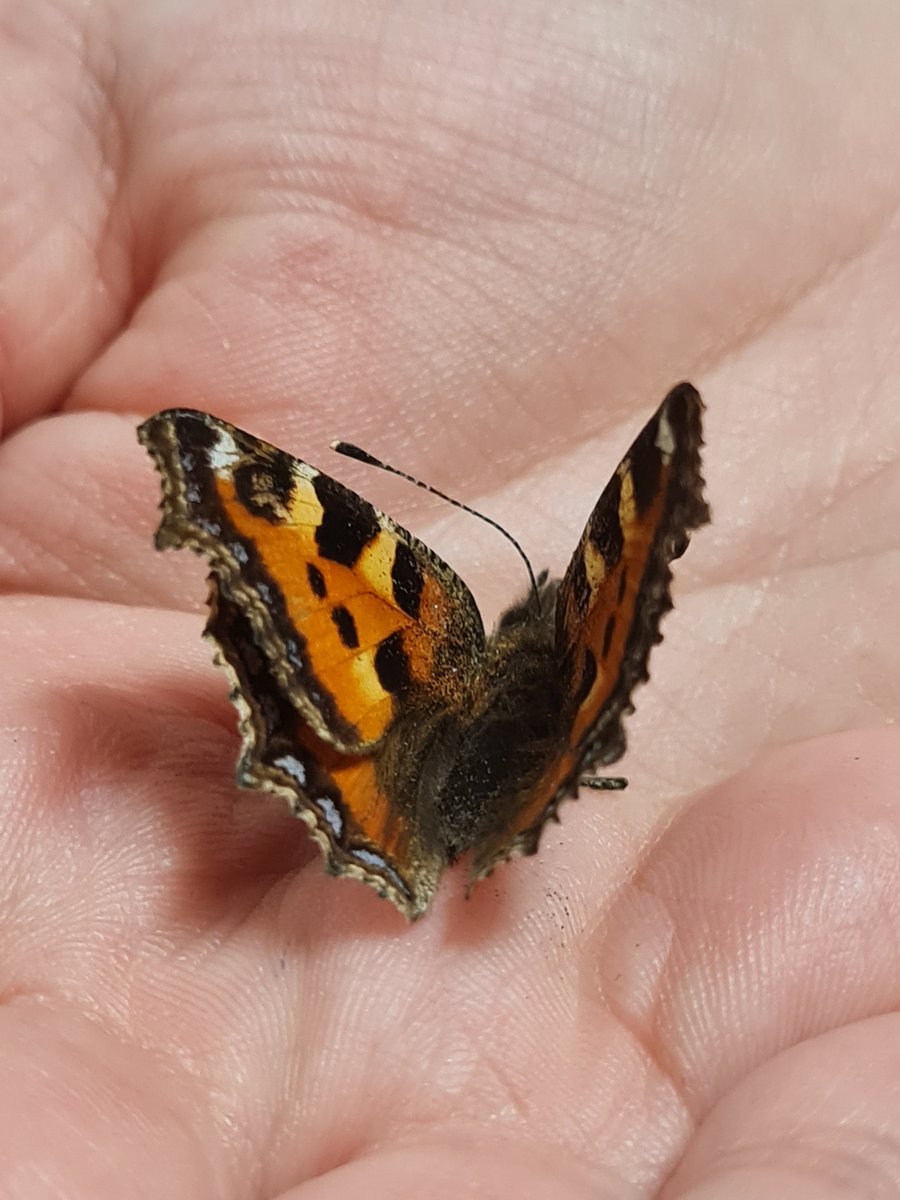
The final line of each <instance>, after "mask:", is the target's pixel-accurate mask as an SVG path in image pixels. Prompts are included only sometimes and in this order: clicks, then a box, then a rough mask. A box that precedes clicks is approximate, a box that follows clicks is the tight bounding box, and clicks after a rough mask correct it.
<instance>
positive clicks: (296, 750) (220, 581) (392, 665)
mask: <svg viewBox="0 0 900 1200" xmlns="http://www.w3.org/2000/svg"><path fill="white" fill-rule="evenodd" d="M701 411H702V405H701V403H700V399H699V396H698V395H697V393H696V392H695V391H694V389H693V388H691V387H690V385H688V384H682V385H680V386H679V387H678V388H676V389H674V390H673V391H672V392H671V393H670V394H669V396H668V397H667V398H666V400H665V401H664V402H663V405H661V406H660V409H659V410H658V411H657V413H656V414H655V415H654V417H653V418H652V419H651V421H650V422H648V424H647V426H646V427H645V429H644V430H643V431H642V433H641V434H640V435H639V437H638V439H637V440H636V441H635V443H634V445H633V446H632V447H631V449H630V451H629V452H628V454H627V455H626V457H625V458H624V459H623V461H622V463H620V465H619V468H618V469H617V471H616V473H615V475H614V476H613V478H612V480H611V481H610V483H609V484H608V485H607V487H606V489H605V490H604V492H603V494H602V496H601V497H600V500H599V501H598V503H597V506H596V507H595V509H594V512H593V514H592V515H591V518H590V520H589V522H588V525H587V527H586V529H585V531H584V534H583V535H582V539H581V541H580V542H579V545H578V547H577V548H576V551H575V555H574V556H573V558H572V561H571V563H570V565H569V568H568V570H567V572H566V574H565V576H564V577H563V578H562V579H557V580H553V579H548V578H547V577H546V575H542V576H541V577H540V578H539V579H538V581H537V586H536V588H535V589H534V590H533V591H531V592H529V593H528V595H526V596H525V597H523V599H522V600H520V601H519V602H518V603H516V604H514V605H513V606H511V607H510V608H509V609H507V610H506V612H505V613H504V614H503V615H502V616H501V618H500V619H499V621H498V622H497V625H496V628H495V629H494V631H493V633H492V634H491V635H490V636H489V637H486V636H485V633H484V628H483V625H482V622H481V617H480V615H479V613H478V610H477V607H476V606H475V602H474V600H473V599H472V596H471V593H470V592H469V590H468V588H467V587H466V586H465V584H464V583H463V582H462V580H461V579H460V578H459V577H458V576H457V575H456V574H455V573H454V572H453V571H452V570H451V569H450V568H449V567H448V566H447V565H446V564H445V563H443V562H442V561H441V560H440V559H439V558H438V557H437V556H436V555H435V554H433V552H432V551H430V550H429V549H428V548H427V547H426V546H424V544H423V543H421V542H419V541H418V540H417V539H415V538H413V537H412V535H410V534H408V533H407V532H406V531H405V530H403V529H401V528H400V527H398V526H396V525H395V524H394V523H393V522H392V521H391V520H390V519H389V518H388V517H386V516H384V515H383V514H381V513H379V512H378V511H377V510H376V509H375V508H374V507H373V506H372V505H370V504H369V503H368V502H367V501H365V500H363V499H362V498H361V497H359V496H357V495H356V494H355V493H353V492H351V491H349V490H348V489H347V488H345V487H343V486H342V485H341V484H339V483H338V482H337V481H335V480H333V479H331V478H330V477H329V476H327V475H324V474H322V473H321V472H318V471H316V470H315V468H312V467H310V466H309V465H308V464H306V463H303V462H301V461H300V460H297V459H294V458H292V457H291V456H290V455H287V454H285V453H284V452H283V451H280V450H278V449H276V448H275V447H274V446H270V445H268V444H267V443H265V442H262V441H260V440H259V439H257V438H254V437H252V436H251V435H249V434H245V433H243V432H242V431H241V430H238V429H236V428H234V427H233V426H231V425H228V424H227V423H226V422H224V421H220V420H218V419H217V418H215V417H212V416H209V415H208V414H205V413H197V412H193V411H191V410H187V409H174V410H169V411H168V412H163V413H159V414H157V415H156V416H154V417H151V418H150V419H149V420H148V421H147V422H145V423H144V425H142V426H141V428H140V431H139V436H140V439H141V441H142V442H143V443H144V444H145V445H146V446H147V447H148V449H149V450H150V451H151V453H152V455H153V457H154V459H155V461H156V464H157V467H158V468H159V470H160V473H161V475H162V478H163V504H162V511H163V519H162V523H161V526H160V529H159V531H158V533H157V545H158V546H160V547H167V546H174V547H179V546H188V547H190V548H192V549H194V550H196V551H198V552H199V553H202V554H204V555H205V556H206V558H207V559H208V561H209V564H210V618H209V622H208V624H207V634H208V636H209V637H210V638H211V639H212V641H213V642H214V644H215V646H216V649H217V655H218V658H219V661H220V662H221V664H222V665H223V666H224V667H225V669H226V671H227V672H228V675H229V678H230V680H231V684H232V700H233V702H234V703H235V705H236V707H237V709H238V715H239V723H240V728H241V734H242V738H243V750H242V753H241V757H240V760H239V763H238V780H239V782H240V783H241V784H242V785H243V786H246V787H260V788H264V789H266V790H269V791H274V792H276V793H278V794H280V795H283V796H284V797H285V799H287V800H288V802H289V803H290V804H291V806H292V808H293V810H294V811H295V812H296V813H297V815H298V816H300V817H301V818H302V819H303V820H304V821H305V822H306V824H307V825H308V827H309V828H310V830H311V832H312V834H313V836H314V837H315V839H316V840H317V842H318V843H319V845H320V846H321V847H322V849H323V851H324V853H325V859H326V865H327V867H328V869H329V870H330V871H332V872H333V873H335V874H343V875H349V876H352V877H355V878H358V879H361V880H363V881H364V882H367V883H369V884H370V885H372V886H373V887H375V888H376V889H377V890H378V891H379V892H380V893H381V894H383V895H386V896H388V897H389V898H390V899H391V900H392V901H393V902H394V903H395V904H396V906H397V907H398V908H399V909H400V910H401V911H402V912H403V913H404V914H405V915H407V916H408V917H416V916H419V915H421V913H422V912H424V911H425V910H426V909H427V907H428V904H429V903H430V901H431V898H432V896H433V894H434V892H435V890H436V889H437V886H438V882H439V880H440V876H441V873H442V872H443V870H444V869H445V868H446V867H447V866H448V865H449V864H450V863H452V862H453V861H455V860H456V859H457V858H458V857H459V856H460V855H463V854H467V853H471V863H472V865H471V876H472V880H473V882H474V881H475V880H477V879H478V878H481V877H482V876H484V875H486V874H488V873H489V872H490V871H491V870H492V869H493V867H494V866H495V865H496V864H497V863H498V862H501V861H503V860H504V859H505V858H508V857H510V856H511V855H513V854H527V853H533V852H534V850H535V849H536V848H537V844H538V840H539V837H540V833H541V829H542V828H543V826H544V824H545V823H546V821H547V820H548V819H549V818H550V817H552V816H555V814H556V810H557V807H558V805H559V803H560V801H561V800H563V799H565V798H566V797H567V796H572V795H575V794H576V792H577V788H578V783H579V780H580V778H581V776H582V774H583V773H585V772H590V771H591V770H593V769H594V768H595V767H596V766H597V765H606V764H609V763H612V762H615V761H616V760H617V759H618V758H619V757H621V755H622V753H623V752H624V749H625V736H624V732H623V729H622V717H623V716H624V715H627V713H628V712H630V711H631V703H630V696H631V692H632V690H633V688H634V686H635V684H637V683H639V682H641V681H642V680H643V679H645V678H646V677H647V670H646V663H647V657H648V655H649V652H650V649H651V647H652V645H653V644H654V642H656V641H658V640H659V636H660V635H659V621H660V618H661V616H662V615H663V614H664V613H665V611H666V610H667V609H668V608H670V607H671V600H670V599H669V580H670V572H669V566H668V564H669V561H670V560H671V559H672V558H674V557H677V556H678V555H679V554H680V553H682V552H683V550H684V548H685V547H686V545H687V541H688V539H689V534H690V531H691V530H692V529H694V528H696V527H697V526H698V525H700V524H702V523H704V522H705V521H706V520H708V510H707V508H706V504H705V501H704V500H703V498H702V482H703V481H702V478H701V476H700V466H699V464H700V460H699V450H700V445H701V444H702V442H701V433H700V416H701Z"/></svg>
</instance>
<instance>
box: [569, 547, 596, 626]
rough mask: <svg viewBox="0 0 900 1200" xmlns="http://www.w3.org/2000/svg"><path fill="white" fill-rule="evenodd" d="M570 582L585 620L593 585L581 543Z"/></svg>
mask: <svg viewBox="0 0 900 1200" xmlns="http://www.w3.org/2000/svg"><path fill="white" fill-rule="evenodd" d="M569 583H570V586H571V588H572V598H573V599H574V601H575V607H576V609H577V610H578V615H579V616H580V617H581V619H582V620H584V618H585V617H586V616H587V611H588V608H589V606H590V603H591V587H590V584H589V583H588V577H587V568H586V567H585V565H584V552H583V549H582V546H581V544H580V543H579V546H578V549H577V550H576V552H575V558H574V559H573V560H572V569H571V572H570V575H569Z"/></svg>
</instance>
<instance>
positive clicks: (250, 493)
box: [234, 448, 294, 524]
mask: <svg viewBox="0 0 900 1200" xmlns="http://www.w3.org/2000/svg"><path fill="white" fill-rule="evenodd" d="M234 490H235V492H236V494H237V497H238V499H239V500H240V502H241V503H242V504H243V505H244V507H245V508H247V509H248V510H249V511H250V512H252V513H255V514H256V516H259V517H263V518H265V520H267V521H271V522H272V524H280V523H281V522H282V521H283V520H284V517H285V510H286V509H287V508H288V507H289V506H290V503H291V497H292V496H293V493H294V459H292V458H291V456H290V455H289V454H285V453H284V452H283V451H281V450H276V449H274V448H271V449H269V450H268V451H267V452H266V454H265V455H260V454H257V455H256V457H255V458H253V459H247V460H246V461H245V462H242V463H239V464H238V465H237V466H236V467H235V469H234Z"/></svg>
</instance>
